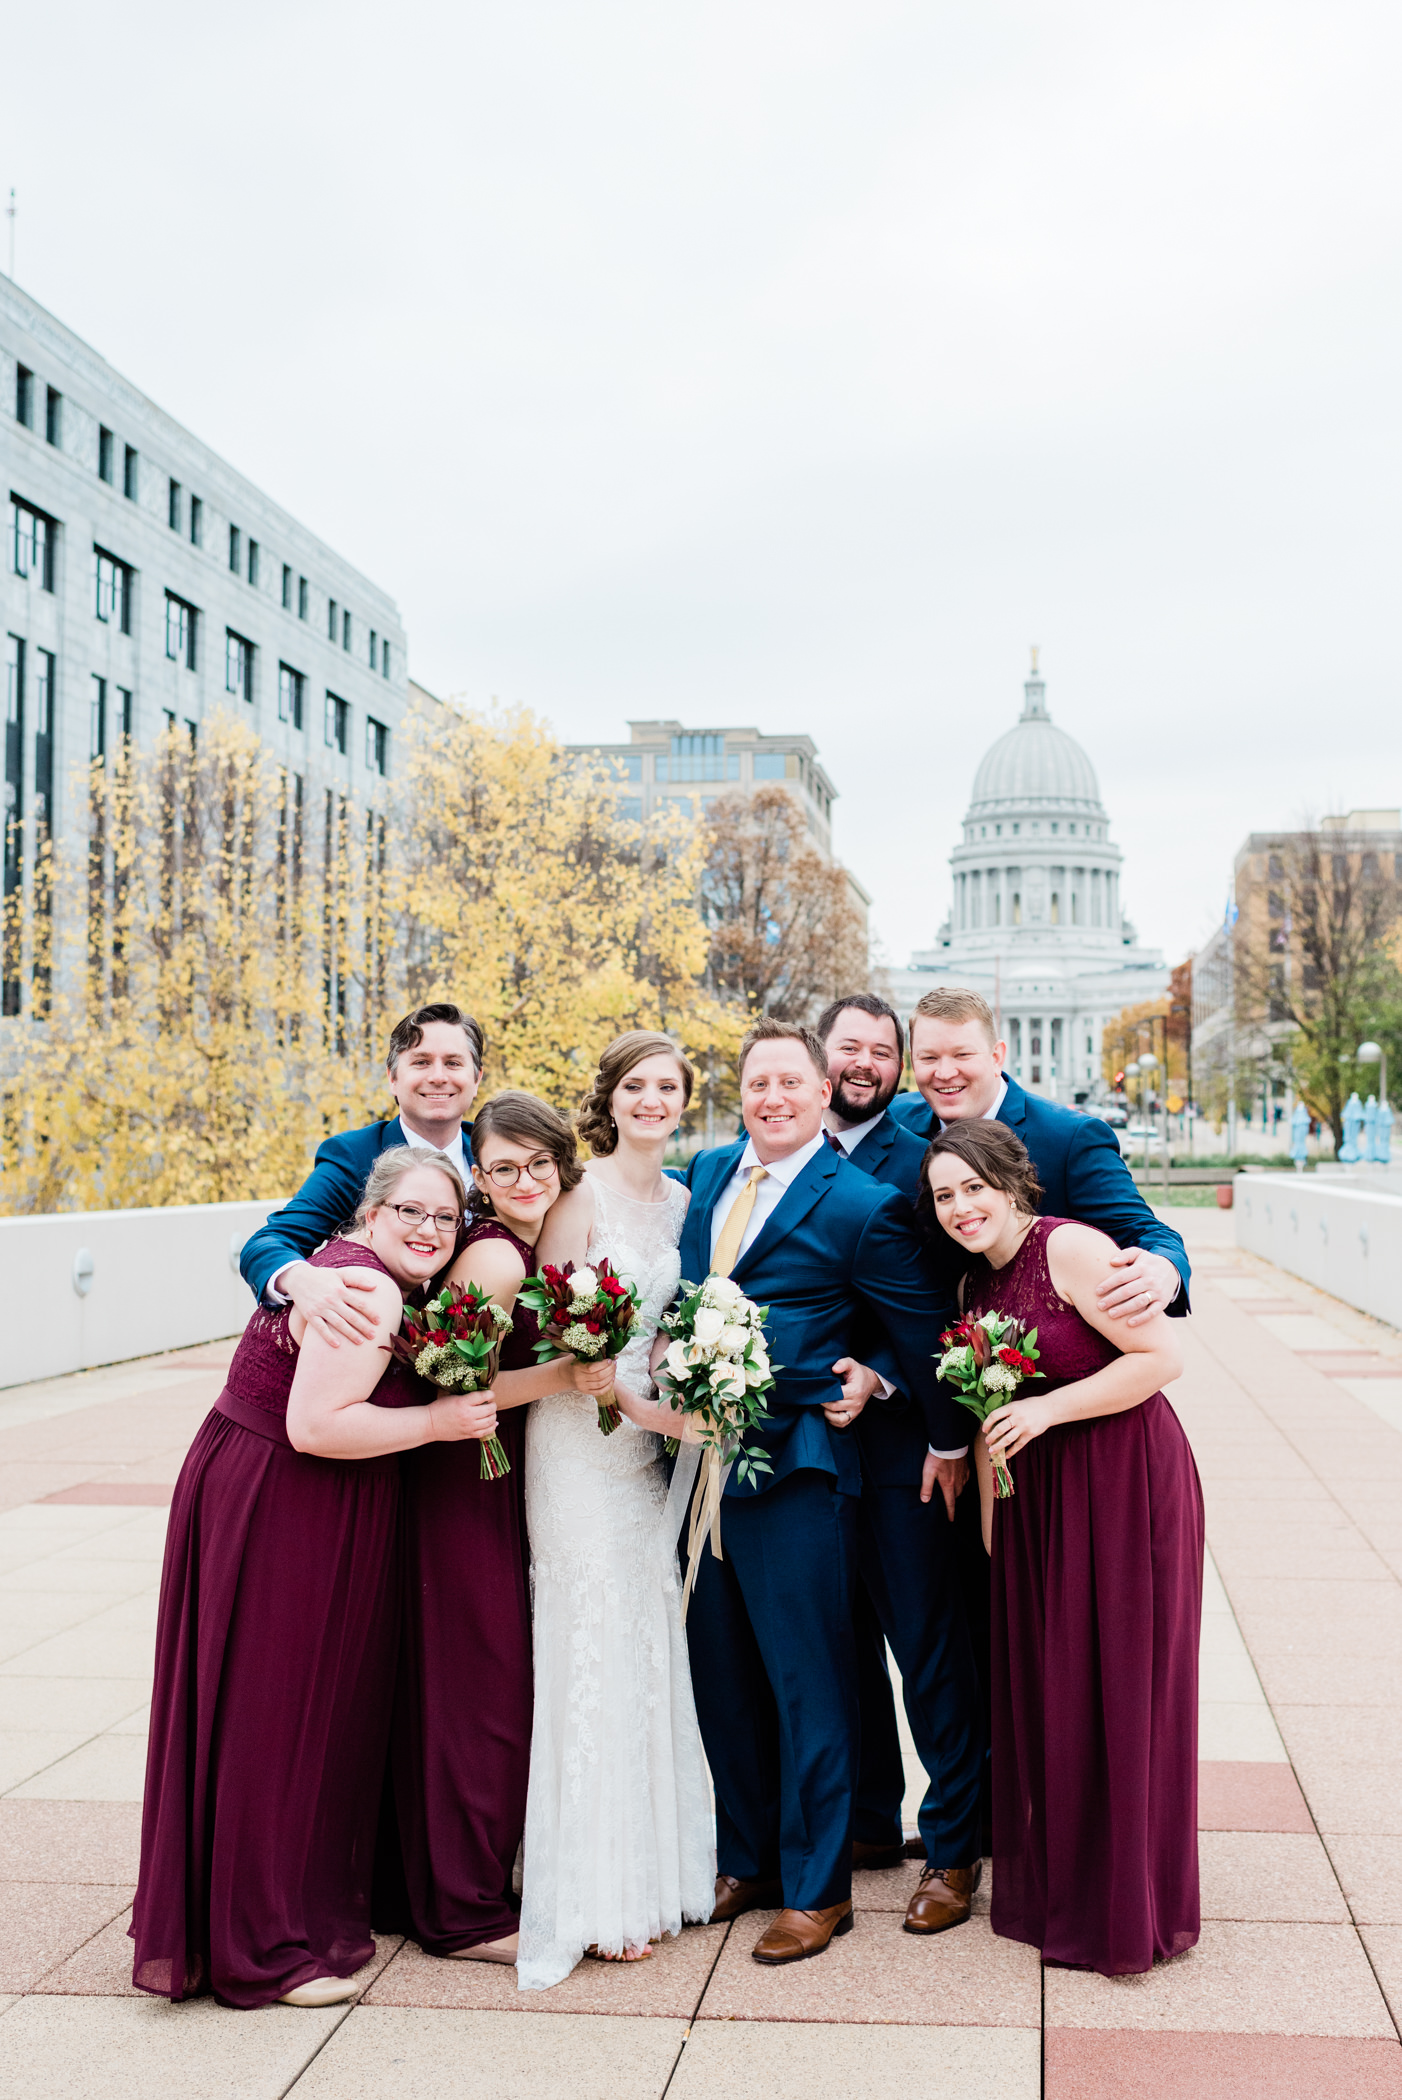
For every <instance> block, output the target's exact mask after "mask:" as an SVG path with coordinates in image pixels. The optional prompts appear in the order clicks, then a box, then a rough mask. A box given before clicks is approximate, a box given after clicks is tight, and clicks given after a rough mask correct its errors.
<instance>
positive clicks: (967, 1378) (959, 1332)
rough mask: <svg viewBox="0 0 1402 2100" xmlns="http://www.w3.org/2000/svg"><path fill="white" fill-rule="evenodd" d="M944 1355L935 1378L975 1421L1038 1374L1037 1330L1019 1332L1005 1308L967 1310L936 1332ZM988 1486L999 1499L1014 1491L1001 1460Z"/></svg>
mask: <svg viewBox="0 0 1402 2100" xmlns="http://www.w3.org/2000/svg"><path fill="white" fill-rule="evenodd" d="M940 1341H941V1343H942V1344H943V1346H944V1355H943V1356H942V1357H941V1358H940V1360H939V1373H940V1377H941V1378H943V1379H945V1380H947V1381H948V1383H949V1384H950V1385H952V1386H954V1387H955V1388H956V1389H957V1391H958V1394H959V1404H960V1406H961V1407H967V1408H968V1410H969V1412H970V1414H973V1415H977V1416H978V1419H979V1421H980V1422H986V1421H987V1419H988V1417H989V1416H990V1415H991V1414H993V1413H994V1412H995V1410H996V1409H998V1408H1000V1407H1006V1406H1007V1404H1008V1401H1009V1400H1010V1399H1011V1398H1012V1396H1013V1394H1014V1393H1015V1392H1016V1391H1017V1389H1018V1387H1019V1386H1020V1385H1021V1384H1022V1382H1023V1380H1024V1379H1027V1378H1041V1377H1043V1376H1045V1373H1043V1372H1041V1371H1039V1370H1038V1369H1037V1330H1036V1328H1035V1327H1029V1328H1028V1329H1027V1331H1026V1333H1024V1332H1023V1331H1022V1329H1021V1328H1020V1327H1019V1325H1018V1322H1017V1321H1016V1320H1014V1319H1010V1318H1009V1317H1008V1315H1007V1314H1006V1313H996V1312H986V1313H981V1314H980V1315H979V1316H978V1318H977V1319H975V1318H974V1317H973V1315H972V1314H966V1315H965V1316H964V1318H963V1319H962V1320H960V1321H959V1322H958V1323H957V1325H955V1326H953V1327H947V1328H946V1329H945V1331H944V1333H943V1334H942V1335H941V1336H940ZM993 1485H994V1490H995V1492H996V1493H997V1495H998V1497H999V1499H1000V1501H1006V1499H1007V1497H1008V1496H1009V1495H1011V1494H1012V1492H1013V1478H1012V1474H1011V1473H1010V1472H1009V1471H1008V1469H1007V1467H1006V1466H1005V1465H1004V1464H1003V1463H1002V1461H1001V1459H995V1460H994V1462H993Z"/></svg>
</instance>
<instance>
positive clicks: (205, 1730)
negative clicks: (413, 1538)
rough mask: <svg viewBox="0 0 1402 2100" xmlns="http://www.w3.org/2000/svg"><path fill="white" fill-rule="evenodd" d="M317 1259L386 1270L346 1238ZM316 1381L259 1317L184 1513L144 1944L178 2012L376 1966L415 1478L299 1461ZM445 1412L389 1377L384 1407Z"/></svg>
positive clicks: (158, 1728) (160, 1665)
mask: <svg viewBox="0 0 1402 2100" xmlns="http://www.w3.org/2000/svg"><path fill="white" fill-rule="evenodd" d="M311 1259H312V1264H313V1266H314V1267H317V1268H351V1267H355V1268H362V1269H381V1270H384V1264H383V1262H381V1261H380V1260H379V1258H378V1257H377V1256H376V1255H375V1254H373V1253H372V1252H371V1251H370V1249H369V1248H368V1247H364V1246H360V1245H357V1244H354V1243H352V1242H349V1241H346V1240H340V1239H335V1240H331V1241H330V1242H329V1243H328V1244H327V1245H326V1246H325V1247H322V1248H321V1249H319V1250H318V1252H317V1253H315V1254H314V1255H313V1256H312V1257H311ZM384 1273H385V1274H388V1273H389V1272H388V1270H385V1271H384ZM296 1367H297V1347H296V1344H295V1343H294V1342H293V1341H292V1339H291V1336H290V1333H289V1330H288V1310H286V1309H285V1310H283V1311H282V1312H280V1313H276V1314H272V1313H269V1312H267V1311H266V1310H260V1311H258V1312H255V1314H254V1315H253V1318H252V1319H251V1320H250V1322H249V1325H248V1327H247V1329H246V1330H245V1333H244V1336H243V1339H242V1340H241V1341H240V1343H239V1345H238V1348H237V1350H236V1351H235V1353H234V1358H233V1361H232V1363H231V1364H230V1366H229V1374H228V1383H227V1384H226V1386H225V1388H224V1391H223V1392H222V1393H221V1394H220V1396H219V1398H218V1400H216V1402H215V1403H214V1408H213V1411H212V1413H211V1414H210V1415H209V1416H208V1417H207V1418H206V1420H205V1421H204V1423H203V1424H202V1426H201V1428H200V1430H199V1432H198V1434H197V1435H196V1437H195V1440H194V1442H193V1444H192V1445H191V1446H190V1450H189V1452H188V1454H187V1456H186V1459H185V1463H184V1465H183V1466H182V1467H181V1470H180V1478H179V1480H178V1481H177V1483H176V1487H175V1493H174V1496H173V1497H172V1501H171V1510H170V1527H169V1530H168V1532H167V1535H166V1550H165V1564H164V1568H163V1570H162V1574H161V1596H160V1613H159V1618H158V1621H157V1628H156V1676H155V1691H154V1695H153V1699H152V1705H151V1735H150V1747H149V1750H148V1752H147V1761H146V1795H145V1806H144V1809H143V1813H142V1823H141V1868H140V1883H139V1886H138V1888H137V1892H136V1903H135V1907H134V1911H133V1916H132V1925H131V1936H132V1938H133V1939H134V1940H135V1942H136V1951H135V1963H134V1969H133V1981H134V1982H135V1983H136V1984H137V1985H138V1986H139V1987H140V1988H141V1989H142V1990H146V1991H152V1992H154V1993H156V1994H158V1995H159V1996H162V1997H169V1998H185V1997H191V1996H193V1995H195V1994H196V1993H197V1992H202V1991H206V1990H209V1991H212V1992H213V1994H214V1996H215V1997H216V1998H217V1999H218V2000H219V2001H220V2003H221V2004H223V2005H233V2006H244V2007H248V2006H258V2005H268V2004H271V2003H272V2002H273V2001H274V2000H275V1999H277V1998H279V1997H281V1996H282V1994H283V1992H284V1991H288V1990H291V1989H293V1988H294V1987H295V1986H296V1985H297V1984H300V1983H307V1982H309V1981H310V1980H311V1979H312V1978H313V1977H314V1976H325V1975H331V1976H351V1975H353V1974H354V1973H355V1971H356V1970H357V1969H359V1968H360V1967H362V1966H363V1964H364V1963H365V1962H367V1961H368V1960H369V1959H370V1957H371V1955H372V1954H373V1953H374V1941H373V1939H372V1938H371V1934H370V1895H371V1879H372V1872H373V1862H374V1845H375V1826H376V1812H377V1807H378V1802H379V1795H380V1785H381V1779H382V1774H383V1770H384V1760H385V1749H386V1738H387V1734H388V1728H389V1715H390V1707H391V1700H392V1694H393V1686H394V1670H395V1641H396V1636H397V1604H398V1591H397V1569H396V1556H395V1537H396V1531H395V1527H396V1522H397V1517H398V1511H399V1501H400V1486H399V1463H398V1460H397V1458H395V1457H394V1456H392V1455H391V1456H387V1457H384V1458H365V1459H331V1458H314V1457H312V1456H310V1455H309V1454H308V1453H306V1452H302V1451H294V1450H293V1448H292V1446H291V1444H290V1443H289V1442H288V1438H287V1399H288V1394H289V1392H290V1391H291V1387H292V1378H293V1373H294V1372H295V1370H296ZM431 1397H432V1396H431V1393H430V1390H429V1388H427V1387H426V1386H424V1385H423V1384H422V1383H421V1382H420V1381H419V1380H418V1379H416V1378H415V1377H414V1375H413V1373H412V1371H410V1370H408V1369H406V1368H405V1367H403V1366H401V1365H399V1364H394V1363H389V1362H387V1364H386V1369H385V1374H384V1376H383V1377H382V1378H381V1380H380V1382H379V1384H378V1385H377V1386H376V1388H375V1391H374V1395H373V1399H374V1403H375V1405H376V1406H377V1407H405V1406H411V1405H422V1404H423V1402H424V1401H425V1400H426V1399H428V1398H431ZM473 1448H474V1449H475V1448H476V1447H475V1446H474V1447H473Z"/></svg>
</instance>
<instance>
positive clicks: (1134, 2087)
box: [1043, 2028, 1402, 2100]
mask: <svg viewBox="0 0 1402 2100" xmlns="http://www.w3.org/2000/svg"><path fill="white" fill-rule="evenodd" d="M1045 2062H1046V2083H1045V2085H1044V2087H1043V2091H1044V2093H1045V2095H1046V2100H1146V2096H1149V2095H1159V2094H1176V2095H1180V2096H1181V2100H1402V2047H1399V2045H1398V2044H1397V2043H1396V2042H1395V2041H1393V2042H1389V2041H1344V2040H1336V2039H1334V2038H1332V2037H1331V2038H1328V2039H1322V2038H1319V2037H1317V2036H1314V2035H1274V2034H1130V2033H1109V2034H1103V2033H1100V2032H1098V2031H1096V2030H1095V2029H1091V2028H1082V2029H1080V2030H1078V2031H1075V2032H1072V2031H1070V2030H1068V2029H1066V2028H1059V2029H1057V2028H1054V2029H1052V2030H1051V2031H1050V2032H1049V2033H1048V2035H1047V2038H1046V2056H1045Z"/></svg>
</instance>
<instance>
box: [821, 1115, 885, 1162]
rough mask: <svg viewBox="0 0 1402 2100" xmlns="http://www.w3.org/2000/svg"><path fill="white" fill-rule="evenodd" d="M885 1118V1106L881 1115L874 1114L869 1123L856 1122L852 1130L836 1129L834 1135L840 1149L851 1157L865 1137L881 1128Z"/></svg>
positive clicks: (846, 1155)
mask: <svg viewBox="0 0 1402 2100" xmlns="http://www.w3.org/2000/svg"><path fill="white" fill-rule="evenodd" d="M885 1120H886V1111H885V1109H884V1108H883V1109H882V1111H881V1113H880V1115H878V1116H873V1117H872V1119H871V1121H870V1122H869V1123H854V1124H853V1125H852V1128H851V1129H850V1130H834V1131H833V1132H832V1136H833V1137H834V1138H835V1139H836V1140H837V1144H838V1148H839V1150H840V1151H841V1152H842V1153H843V1155H844V1156H845V1157H846V1158H847V1159H850V1158H851V1157H852V1154H853V1153H854V1152H855V1151H856V1149H857V1147H858V1145H860V1144H861V1142H862V1140H863V1138H869V1137H870V1136H871V1134H872V1132H873V1130H877V1129H879V1128H880V1126H881V1124H883V1123H884V1122H885Z"/></svg>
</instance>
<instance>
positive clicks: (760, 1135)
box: [681, 1019, 961, 1964]
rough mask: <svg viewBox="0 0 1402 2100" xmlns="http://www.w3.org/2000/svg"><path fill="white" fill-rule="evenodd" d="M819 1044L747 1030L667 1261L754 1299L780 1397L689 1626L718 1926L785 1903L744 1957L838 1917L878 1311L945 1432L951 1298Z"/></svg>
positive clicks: (850, 1779) (786, 1026) (799, 1032)
mask: <svg viewBox="0 0 1402 2100" xmlns="http://www.w3.org/2000/svg"><path fill="white" fill-rule="evenodd" d="M831 1094H832V1089H831V1086H830V1084H829V1081H828V1075H827V1064H826V1060H825V1057H824V1054H823V1048H822V1045H821V1044H820V1043H819V1041H818V1040H817V1038H816V1037H815V1036H814V1035H813V1034H811V1032H810V1031H809V1030H808V1029H806V1028H802V1027H799V1026H797V1025H795V1024H792V1023H789V1022H783V1021H774V1020H769V1019H764V1020H760V1021H757V1022H756V1023H755V1025H754V1027H753V1028H751V1030H750V1031H749V1033H748V1034H747V1035H746V1037H745V1040H744V1042H743V1043H742V1044H741V1046H740V1097H741V1114H742V1117H743V1120H744V1125H745V1130H746V1133H747V1135H746V1137H745V1139H744V1140H743V1141H739V1142H736V1143H735V1144H732V1145H728V1146H723V1147H719V1148H717V1149H716V1150H714V1151H711V1152H701V1153H698V1154H697V1155H696V1157H695V1158H694V1159H693V1160H692V1162H691V1165H690V1167H689V1169H688V1173H687V1181H688V1184H689V1186H690V1188H691V1207H690V1209H689V1210H688V1212H687V1217H686V1224H685V1227H684V1229H683V1233H682V1242H681V1267H682V1274H683V1276H685V1277H689V1278H692V1279H694V1280H696V1281H699V1280H700V1279H701V1278H702V1277H703V1276H705V1275H707V1274H720V1275H731V1276H733V1277H734V1279H735V1281H736V1283H737V1284H739V1286H740V1287H741V1289H742V1290H743V1291H744V1292H745V1294H746V1295H747V1296H748V1297H750V1298H752V1299H753V1300H754V1301H755V1302H756V1303H758V1304H759V1305H762V1306H767V1307H768V1314H769V1316H768V1330H769V1341H770V1353H771V1356H772V1359H773V1361H774V1363H775V1365H776V1367H777V1368H776V1379H777V1383H776V1387H775V1390H774V1391H773V1392H772V1393H771V1394H770V1396H769V1401H768V1406H769V1410H770V1419H769V1421H768V1422H767V1423H765V1424H764V1425H763V1429H762V1432H761V1435H760V1441H762V1443H763V1445H764V1448H765V1453H766V1456H767V1457H768V1459H769V1462H770V1464H771V1466H772V1468H773V1470H772V1472H771V1473H767V1474H762V1475H761V1476H760V1480H759V1484H758V1485H757V1486H753V1487H751V1486H742V1485H741V1484H740V1482H739V1481H738V1480H737V1478H736V1476H735V1475H734V1474H733V1473H732V1475H731V1477H730V1480H729V1482H728V1484H727V1487H726V1492H725V1497H724V1500H723V1502H722V1523H721V1550H722V1554H723V1558H721V1559H719V1560H717V1559H716V1558H714V1557H713V1555H712V1553H711V1550H710V1546H709V1542H707V1543H705V1544H703V1545H702V1547H701V1549H700V1550H701V1556H702V1558H701V1564H700V1568H699V1571H698V1573H697V1577H696V1588H695V1594H694V1597H693V1599H692V1605H691V1615H690V1620H689V1626H688V1632H689V1639H690V1650H691V1662H692V1676H693V1680H694V1684H695V1690H696V1705H697V1713H698V1717H699V1719H700V1723H701V1733H702V1737H703V1739H704V1741H705V1745H706V1754H707V1757H708V1759H709V1760H710V1766H711V1774H712V1777H713V1779H714V1781H715V1789H716V1836H717V1865H718V1867H719V1870H720V1871H719V1877H718V1879H717V1882H716V1905H715V1909H714V1911H713V1913H712V1916H713V1917H714V1918H716V1919H721V1920H725V1919H729V1918H735V1917H738V1916H740V1914H741V1913H742V1912H744V1911H747V1910H756V1909H761V1908H764V1909H768V1908H770V1907H779V1906H782V1907H780V1908H779V1914H778V1916H777V1917H776V1918H775V1920H774V1922H773V1924H772V1925H770V1926H769V1927H768V1928H767V1929H766V1930H765V1931H764V1932H763V1933H762V1934H761V1936H760V1938H759V1940H758V1942H757V1943H756V1945H755V1947H754V1949H753V1953H754V1957H755V1959H756V1960H757V1961H761V1962H767V1963H775V1964H777V1963H781V1962H791V1961H802V1960H804V1959H805V1958H806V1957H808V1956H810V1955H814V1954H821V1953H822V1952H823V1950H824V1949H825V1948H826V1947H827V1945H828V1944H829V1942H830V1941H831V1939H832V1938H833V1936H834V1934H838V1933H844V1932H847V1931H849V1930H850V1928H851V1923H852V1896H851V1889H852V1823H853V1789H854V1784H855V1752H856V1743H857V1727H858V1723H857V1691H856V1658H855V1651H854V1643H853V1635H852V1591H853V1581H854V1571H855V1553H856V1522H857V1505H858V1501H859V1497H860V1491H861V1467H860V1463H859V1459H858V1454H857V1450H856V1445H855V1442H854V1440H853V1437H852V1434H851V1423H852V1421H853V1420H854V1419H855V1417H856V1415H857V1414H859V1413H860V1411H861V1406H862V1404H863V1403H864V1400H865V1397H866V1396H867V1394H868V1393H869V1392H870V1391H871V1390H872V1389H873V1386H874V1385H875V1383H876V1381H875V1379H874V1377H873V1374H872V1373H870V1372H869V1371H867V1370H865V1369H864V1368H863V1366H862V1365H860V1364H858V1363H855V1362H854V1361H853V1359H852V1357H851V1354H850V1350H851V1345H852V1341H853V1338H854V1336H855V1334H856V1332H857V1329H858V1323H859V1320H860V1319H861V1318H862V1317H863V1315H864V1314H868V1313H874V1314H875V1315H876V1317H877V1318H878V1319H879V1321H880V1323H881V1326H882V1328H883V1330H884V1333H885V1336H886V1337H887V1339H888V1341H889V1343H890V1346H891V1349H892V1351H893V1355H894V1359H895V1365H896V1367H897V1368H898V1369H899V1372H900V1378H901V1386H902V1389H903V1391H905V1392H906V1393H907V1394H909V1395H910V1396H911V1398H912V1399H914V1400H915V1401H916V1402H917V1403H918V1405H919V1406H920V1408H921V1410H922V1414H923V1417H924V1426H925V1434H926V1437H927V1440H928V1442H929V1443H931V1444H933V1445H935V1446H936V1448H939V1449H947V1448H950V1447H952V1446H954V1445H955V1444H957V1443H958V1442H959V1441H960V1437H961V1431H960V1427H959V1423H958V1421H957V1420H956V1419H955V1416H956V1407H955V1403H954V1402H953V1401H952V1400H951V1399H950V1398H949V1396H948V1395H947V1394H946V1393H945V1392H944V1391H943V1389H942V1388H941V1386H940V1384H939V1381H938V1379H937V1378H936V1376H935V1366H934V1359H935V1357H936V1356H937V1355H938V1353H939V1336H940V1330H941V1329H942V1328H943V1327H944V1326H945V1325H947V1323H948V1320H949V1317H950V1312H951V1306H950V1303H949V1301H948V1300H947V1299H945V1298H943V1297H942V1296H941V1294H940V1293H939V1292H937V1291H936V1290H935V1289H934V1288H933V1286H932V1280H931V1275H930V1272H929V1270H928V1268H927V1267H926V1265H925V1263H924V1261H923V1259H922V1256H921V1252H920V1246H919V1242H918V1240H917V1238H916V1234H915V1229H914V1225H913V1222H912V1220H911V1215H910V1209H909V1206H908V1204H907V1203H906V1201H905V1199H904V1197H903V1196H902V1195H901V1194H900V1192H899V1191H898V1190H896V1189H893V1188H887V1187H884V1186H883V1185H882V1184H881V1183H879V1182H877V1181H876V1180H874V1179H873V1178H872V1177H871V1176H870V1175H867V1174H863V1173H862V1172H860V1171H859V1169H857V1168H856V1167H855V1166H853V1165H851V1164H850V1163H849V1162H848V1161H846V1160H845V1159H843V1158H842V1157H841V1156H840V1154H839V1152H838V1151H837V1150H836V1149H835V1148H833V1147H832V1146H831V1145H830V1144H829V1143H828V1141H827V1139H826V1137H825V1134H824V1129H823V1111H824V1109H825V1108H826V1107H827V1105H828V1102H829V1100H830V1099H831Z"/></svg>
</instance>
